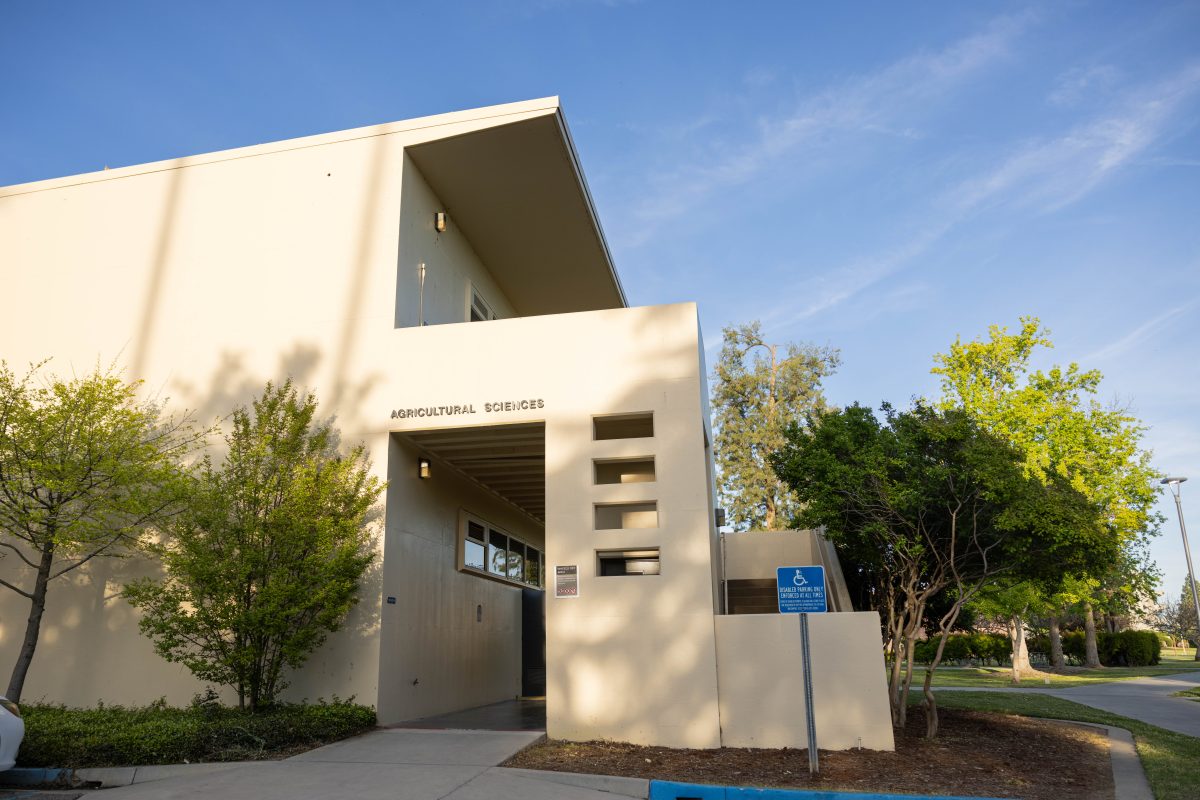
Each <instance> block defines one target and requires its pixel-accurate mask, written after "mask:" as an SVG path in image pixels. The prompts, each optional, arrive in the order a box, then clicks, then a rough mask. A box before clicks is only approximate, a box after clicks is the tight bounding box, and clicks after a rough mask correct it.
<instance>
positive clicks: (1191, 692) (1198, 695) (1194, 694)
mask: <svg viewBox="0 0 1200 800" xmlns="http://www.w3.org/2000/svg"><path fill="white" fill-rule="evenodd" d="M1175 696H1176V697H1186V698H1187V699H1189V700H1196V701H1200V686H1197V687H1196V688H1195V689H1184V690H1183V691H1182V692H1176V693H1175Z"/></svg>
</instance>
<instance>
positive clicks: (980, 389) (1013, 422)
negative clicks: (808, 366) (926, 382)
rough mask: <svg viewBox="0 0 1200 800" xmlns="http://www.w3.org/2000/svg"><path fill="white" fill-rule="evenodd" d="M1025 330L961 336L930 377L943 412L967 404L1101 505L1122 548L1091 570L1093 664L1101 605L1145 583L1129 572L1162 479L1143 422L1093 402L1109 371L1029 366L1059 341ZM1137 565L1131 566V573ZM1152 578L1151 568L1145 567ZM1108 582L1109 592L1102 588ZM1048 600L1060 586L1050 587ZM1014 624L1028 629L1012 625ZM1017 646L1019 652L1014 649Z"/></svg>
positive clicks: (1151, 530) (1036, 469)
mask: <svg viewBox="0 0 1200 800" xmlns="http://www.w3.org/2000/svg"><path fill="white" fill-rule="evenodd" d="M1020 323H1021V325H1020V330H1019V331H1018V332H1017V333H1009V332H1008V330H1007V329H1006V328H1003V327H1000V326H995V325H993V326H992V327H991V328H989V331H988V340H987V341H980V340H974V341H970V342H963V341H962V340H961V338H960V339H957V340H955V342H954V344H953V345H951V347H950V351H949V352H948V353H944V354H939V355H936V356H934V361H935V366H934V368H933V370H932V371H933V373H934V374H935V375H940V376H941V378H942V397H941V399H940V400H939V401H938V406H939V407H940V408H942V409H950V408H961V409H963V410H965V411H966V412H967V413H968V414H970V415H971V416H972V417H973V418H974V419H975V420H977V421H978V423H979V424H980V426H981V427H982V428H983V429H984V430H985V431H987V432H988V433H990V434H992V435H994V436H997V437H999V438H1000V439H1001V440H1003V441H1005V442H1008V443H1009V444H1011V445H1012V446H1013V447H1015V448H1016V449H1017V450H1018V452H1020V453H1021V454H1022V464H1023V467H1024V469H1025V471H1026V474H1028V475H1031V476H1033V477H1036V478H1037V479H1039V480H1041V481H1047V480H1049V479H1050V478H1051V477H1052V476H1058V477H1059V478H1061V479H1064V480H1066V481H1068V482H1069V483H1070V485H1071V486H1072V487H1073V488H1074V489H1075V490H1076V491H1078V492H1080V493H1081V494H1083V495H1084V496H1086V497H1087V498H1088V499H1089V500H1091V501H1092V502H1093V503H1095V505H1096V507H1097V513H1098V515H1099V518H1100V519H1101V520H1102V521H1103V523H1104V525H1105V527H1106V528H1107V529H1108V530H1109V532H1110V534H1111V535H1112V537H1113V538H1114V540H1115V541H1117V542H1118V543H1119V544H1120V546H1121V547H1122V548H1124V549H1125V550H1126V553H1125V554H1124V556H1123V557H1122V558H1121V559H1119V560H1118V559H1114V560H1113V561H1111V562H1109V564H1107V565H1102V566H1101V567H1099V568H1098V569H1097V570H1096V571H1095V572H1094V573H1093V574H1090V575H1087V576H1079V577H1080V578H1088V577H1090V578H1093V579H1095V586H1096V589H1097V594H1095V595H1093V596H1091V597H1085V598H1082V599H1081V603H1082V610H1083V615H1084V620H1085V625H1086V628H1087V630H1088V632H1089V635H1088V643H1089V645H1088V653H1089V657H1088V663H1089V665H1091V664H1092V663H1093V661H1094V665H1095V666H1099V663H1100V662H1099V659H1098V657H1096V658H1094V659H1093V656H1095V655H1096V637H1095V610H1096V606H1097V605H1100V604H1101V603H1104V602H1109V601H1112V599H1113V596H1114V591H1115V592H1116V593H1117V594H1123V595H1124V596H1125V597H1126V598H1128V597H1129V596H1130V592H1127V591H1119V590H1117V587H1120V586H1127V587H1130V588H1131V589H1133V587H1134V586H1135V585H1136V586H1137V589H1136V590H1135V592H1134V593H1140V594H1145V591H1144V588H1142V587H1144V585H1145V583H1146V580H1145V579H1138V578H1137V577H1136V576H1135V575H1134V574H1133V573H1135V572H1137V571H1138V568H1139V567H1138V565H1142V566H1145V565H1146V564H1147V561H1146V559H1144V558H1141V557H1140V555H1139V552H1140V551H1143V550H1144V543H1145V540H1146V538H1147V537H1149V536H1152V535H1155V534H1157V532H1158V527H1159V525H1160V524H1161V517H1160V516H1159V514H1158V513H1157V512H1156V511H1155V510H1154V504H1155V501H1156V499H1157V496H1158V491H1159V488H1158V485H1157V479H1158V477H1159V475H1158V474H1157V473H1156V472H1155V471H1154V469H1153V468H1151V466H1150V454H1149V453H1148V452H1146V451H1144V450H1142V448H1141V439H1142V435H1143V433H1144V431H1145V428H1144V426H1142V424H1141V423H1140V422H1139V421H1138V420H1137V418H1135V417H1134V416H1132V415H1131V414H1129V413H1128V411H1126V410H1125V409H1121V408H1114V407H1106V406H1104V405H1103V404H1101V403H1100V402H1099V400H1098V399H1097V393H1098V391H1099V386H1100V381H1101V380H1102V378H1103V376H1102V375H1101V373H1100V372H1099V371H1098V370H1087V371H1082V370H1080V368H1079V366H1078V365H1077V364H1073V363H1072V364H1069V365H1068V366H1067V368H1066V369H1063V368H1061V367H1058V366H1054V367H1051V368H1050V369H1049V370H1047V371H1043V370H1034V369H1032V368H1031V366H1030V361H1031V360H1032V358H1033V356H1034V354H1035V353H1036V352H1037V350H1038V348H1041V347H1045V348H1050V347H1053V343H1052V342H1051V340H1050V338H1049V333H1050V332H1049V331H1048V330H1046V329H1045V328H1044V327H1043V326H1042V324H1041V322H1040V321H1039V320H1038V319H1037V318H1036V317H1021V319H1020ZM1131 567H1133V569H1132V571H1131ZM1143 574H1144V575H1146V576H1148V578H1149V580H1150V581H1151V583H1152V582H1153V579H1154V574H1153V572H1152V568H1151V571H1150V572H1145V571H1143ZM1105 587H1107V588H1105ZM1045 588H1046V589H1047V592H1046V594H1047V596H1051V595H1053V594H1054V593H1055V592H1056V591H1057V588H1056V587H1045ZM1010 622H1012V627H1014V629H1023V626H1020V625H1017V624H1016V623H1015V622H1014V621H1010ZM1014 652H1017V649H1016V648H1014Z"/></svg>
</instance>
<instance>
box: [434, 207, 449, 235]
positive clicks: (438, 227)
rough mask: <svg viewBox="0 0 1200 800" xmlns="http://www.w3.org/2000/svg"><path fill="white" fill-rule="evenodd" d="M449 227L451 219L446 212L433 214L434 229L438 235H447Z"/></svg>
mask: <svg viewBox="0 0 1200 800" xmlns="http://www.w3.org/2000/svg"><path fill="white" fill-rule="evenodd" d="M448 227H450V217H448V216H446V212H445V211H435V212H433V229H434V230H435V231H437V232H438V233H445V232H446V228H448Z"/></svg>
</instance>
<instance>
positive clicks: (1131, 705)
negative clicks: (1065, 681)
mask: <svg viewBox="0 0 1200 800" xmlns="http://www.w3.org/2000/svg"><path fill="white" fill-rule="evenodd" d="M1197 684H1200V672H1183V673H1180V674H1178V675H1160V676H1156V677H1153V678H1133V679H1132V680H1126V681H1113V682H1112V683H1095V684H1091V685H1088V686H1072V687H1071V688H1069V689H1008V688H984V687H978V688H972V687H967V686H954V687H950V686H943V687H938V688H937V691H939V692H946V691H952V692H953V691H963V692H968V691H970V692H1018V693H1020V694H1029V693H1030V692H1037V693H1040V694H1048V695H1050V696H1052V697H1061V698H1062V699H1064V700H1072V701H1074V702H1076V703H1081V704H1083V705H1085V706H1091V707H1092V708H1099V709H1102V710H1104V711H1111V712H1112V713H1114V714H1120V715H1121V716H1124V717H1129V718H1131V719H1136V720H1140V721H1142V722H1147V723H1149V724H1151V725H1157V726H1158V727H1160V728H1166V729H1167V730H1169V731H1175V732H1177V733H1186V734H1187V735H1188V736H1196V737H1200V702H1197V701H1196V700H1189V699H1187V698H1186V697H1172V696H1171V695H1172V694H1174V693H1175V692H1178V691H1181V690H1183V689H1192V688H1194V687H1195V686H1196V685H1197Z"/></svg>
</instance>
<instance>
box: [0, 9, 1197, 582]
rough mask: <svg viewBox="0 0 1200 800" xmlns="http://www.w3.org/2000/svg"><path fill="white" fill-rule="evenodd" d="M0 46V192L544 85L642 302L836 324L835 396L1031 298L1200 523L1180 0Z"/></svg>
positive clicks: (1167, 510)
mask: <svg viewBox="0 0 1200 800" xmlns="http://www.w3.org/2000/svg"><path fill="white" fill-rule="evenodd" d="M0 69H2V70H3V74H4V75H5V76H6V77H5V80H4V81H2V82H0V185H5V184H12V183H19V182H23V181H30V180H37V179H41V178H50V177H55V176H60V175H68V174H74V173H80V172H89V171H93V170H97V169H100V168H102V167H104V166H105V165H108V166H112V167H116V166H123V165H128V164H136V163H141V162H146V161H153V160H156V159H162V158H169V157H174V156H183V155H189V154H195V153H203V152H209V151H213V150H220V149H224V148H230V147H238V146H242V145H249V144H255V143H259V142H266V141H274V140H277V139H284V138H290V137H295V136H303V135H307V134H313V133H320V132H325V131H332V130H339V129H343V128H350V127H354V126H359V125H366V124H371V123H378V122H387V121H392V120H397V119H405V118H408V117H415V116H422V115H426V114H435V113H440V112H444V111H451V110H456V109H462V108H470V107H474V106H481V105H490V104H495V103H503V102H509V101H514V100H522V99H528V98H533V97H541V96H546V95H559V96H561V97H562V100H563V104H564V107H565V109H566V112H567V118H568V121H569V123H570V125H571V129H572V133H573V135H574V137H575V140H576V144H577V146H578V148H579V151H580V155H581V158H582V160H583V164H584V168H585V170H586V172H587V175H588V179H589V183H590V186H591V189H592V192H593V194H594V196H595V199H596V203H597V205H598V206H599V210H600V214H601V218H602V220H603V223H604V226H605V230H606V233H607V235H608V238H609V243H610V245H611V247H612V250H613V253H614V256H615V258H616V261H617V266H618V268H619V270H620V272H621V275H622V277H623V280H624V282H625V286H626V289H627V291H628V293H629V296H630V300H631V302H633V303H635V304H639V305H641V304H651V303H663V302H673V301H680V300H696V301H698V302H699V304H700V309H701V316H702V321H703V325H704V328H705V332H706V335H707V337H708V341H709V345H710V347H715V346H716V345H717V343H718V341H719V338H720V331H721V328H722V327H723V326H725V325H729V324H735V323H740V322H744V321H749V320H753V319H761V320H762V321H763V324H764V328H765V330H766V331H767V333H768V335H769V337H770V338H771V339H772V340H774V341H781V342H782V341H789V340H804V341H812V342H816V343H818V344H829V345H833V346H835V347H838V348H840V349H841V351H842V357H843V362H844V363H843V366H842V368H841V371H840V372H839V374H838V375H836V376H835V377H834V378H833V379H831V380H830V381H829V384H828V393H829V395H830V397H831V399H832V400H833V401H834V402H835V403H839V404H846V403H850V402H853V401H861V402H866V403H872V404H876V403H878V402H879V401H881V400H891V401H893V402H896V403H900V404H903V403H905V402H907V400H908V399H909V398H911V397H912V396H914V395H927V394H931V393H932V392H934V391H935V389H936V382H935V381H934V379H933V377H932V376H931V375H930V374H929V368H930V366H931V357H932V355H933V354H934V353H936V352H939V351H943V350H945V349H946V348H947V347H948V346H949V344H950V342H952V341H953V340H954V338H955V336H956V335H962V336H963V337H966V338H972V337H975V336H979V335H982V334H984V333H985V332H986V329H987V326H988V325H990V324H996V323H998V324H1008V325H1015V324H1016V320H1017V317H1018V316H1019V315H1021V314H1034V315H1037V316H1040V317H1041V318H1042V320H1043V321H1044V322H1045V323H1046V324H1047V325H1048V326H1049V327H1050V328H1051V330H1052V332H1053V338H1054V340H1055V342H1056V344H1057V348H1056V350H1055V351H1053V353H1051V354H1050V355H1049V359H1048V360H1047V361H1046V363H1047V364H1048V363H1050V361H1051V360H1053V361H1057V362H1068V361H1078V362H1079V363H1080V364H1081V365H1083V366H1084V367H1088V368H1092V367H1095V368H1099V369H1101V370H1102V371H1103V372H1104V374H1105V381H1104V392H1105V395H1104V399H1105V400H1106V401H1112V402H1117V403H1121V404H1124V405H1127V406H1129V407H1130V408H1131V409H1132V410H1133V411H1134V412H1135V413H1136V414H1137V415H1139V416H1140V417H1141V418H1142V419H1143V420H1145V422H1146V423H1147V424H1148V425H1149V426H1150V431H1149V433H1148V434H1147V443H1148V445H1150V446H1151V447H1153V449H1154V451H1155V454H1156V458H1155V461H1156V463H1157V464H1158V466H1159V467H1160V468H1161V469H1163V470H1165V471H1169V472H1172V473H1178V474H1184V475H1191V476H1193V477H1194V478H1196V479H1197V480H1195V481H1193V482H1192V483H1190V484H1187V485H1186V486H1185V488H1184V502H1185V510H1188V509H1190V510H1191V511H1192V514H1193V518H1194V519H1195V520H1196V522H1194V523H1193V528H1194V530H1195V531H1196V533H1195V534H1194V535H1193V539H1194V540H1197V542H1196V543H1197V544H1200V418H1198V416H1197V411H1198V404H1197V394H1198V392H1200V359H1198V358H1197V343H1198V342H1200V129H1198V124H1200V3H1197V2H1182V3H1151V2H1141V3H1136V4H1135V3H1117V2H1114V3H1089V2H1067V3H1056V4H1037V5H1032V4H1031V5H1027V6H1023V5H1019V4H1010V3H1004V4H1001V3H991V2H975V3H933V2H929V3H920V4H911V5H907V6H906V5H902V4H896V3H854V4H850V3H845V4H827V5H826V6H820V5H818V4H808V3H782V2H781V3H774V4H772V3H728V4H720V5H718V4H715V3H714V4H702V3H694V2H692V3H687V2H651V1H647V2H620V0H609V1H608V2H589V1H588V0H528V1H527V2H526V1H524V0H512V1H511V2H500V1H499V0H497V1H496V2H479V3H399V2H379V3H375V2H366V1H360V2H349V3H340V4H332V3H305V2H292V3H286V4H285V3H266V2H264V3H245V2H237V3H233V2H225V1H224V0H207V1H206V2H204V3H190V4H184V3H161V2H110V3H85V2H54V1H53V0H46V1H44V2H24V3H18V2H15V0H0ZM1162 511H1163V513H1164V514H1166V515H1167V523H1166V525H1165V526H1164V529H1163V536H1162V537H1161V538H1160V539H1159V540H1158V542H1157V544H1156V545H1155V548H1154V555H1155V557H1156V559H1157V560H1158V562H1159V565H1160V567H1161V568H1162V569H1163V571H1164V573H1165V576H1166V577H1165V581H1164V586H1165V587H1166V588H1167V589H1168V590H1169V591H1170V593H1171V594H1172V595H1175V594H1176V593H1177V592H1178V590H1179V586H1180V585H1181V584H1182V581H1183V577H1184V575H1185V567H1184V565H1183V553H1182V546H1181V544H1180V541H1179V531H1178V527H1177V522H1176V519H1175V514H1174V506H1173V504H1170V503H1169V501H1168V500H1167V498H1166V496H1165V495H1164V502H1163V503H1162Z"/></svg>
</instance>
